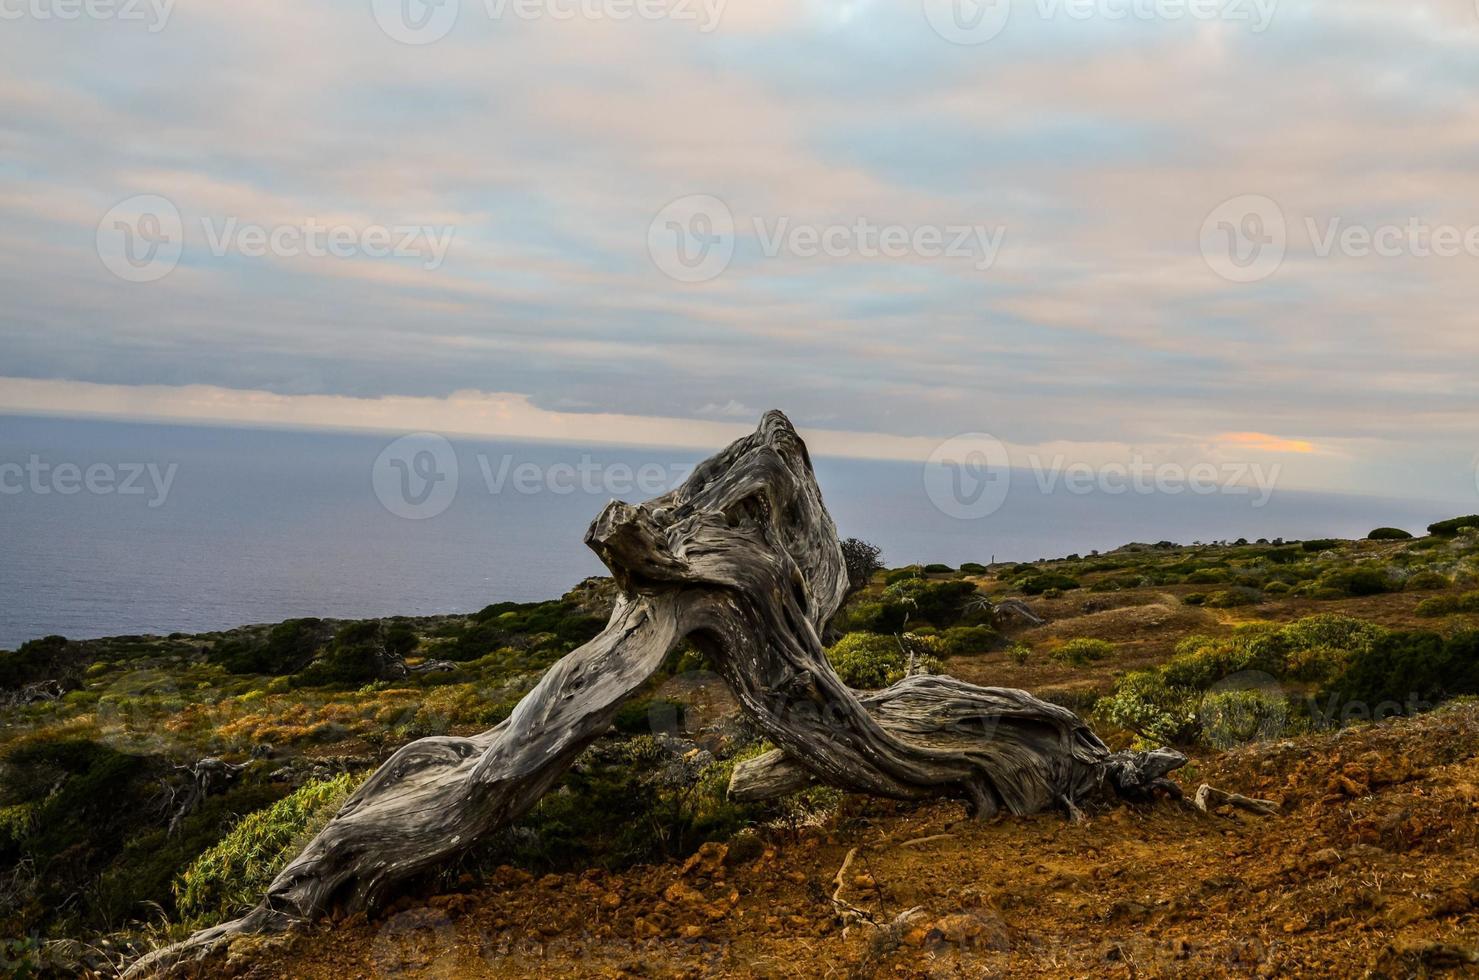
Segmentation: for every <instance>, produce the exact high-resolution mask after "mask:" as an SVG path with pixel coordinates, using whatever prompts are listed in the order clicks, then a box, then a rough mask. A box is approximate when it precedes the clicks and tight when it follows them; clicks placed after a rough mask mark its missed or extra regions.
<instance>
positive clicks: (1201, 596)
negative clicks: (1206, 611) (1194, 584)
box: [1181, 592, 1207, 606]
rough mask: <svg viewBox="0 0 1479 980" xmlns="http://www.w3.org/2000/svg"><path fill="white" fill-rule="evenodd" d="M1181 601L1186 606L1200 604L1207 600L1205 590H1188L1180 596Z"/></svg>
mask: <svg viewBox="0 0 1479 980" xmlns="http://www.w3.org/2000/svg"><path fill="white" fill-rule="evenodd" d="M1181 601H1182V602H1183V603H1185V604H1186V605H1188V606H1200V605H1202V604H1203V603H1205V602H1206V601H1207V594H1206V593H1205V592H1188V593H1187V594H1186V595H1184V596H1182V597H1181Z"/></svg>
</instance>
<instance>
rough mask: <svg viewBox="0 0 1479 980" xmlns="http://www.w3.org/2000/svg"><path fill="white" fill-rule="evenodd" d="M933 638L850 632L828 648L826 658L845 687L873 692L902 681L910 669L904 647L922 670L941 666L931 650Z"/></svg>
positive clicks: (931, 670)
mask: <svg viewBox="0 0 1479 980" xmlns="http://www.w3.org/2000/svg"><path fill="white" fill-rule="evenodd" d="M930 639H932V638H927V637H915V636H912V635H906V636H905V637H904V639H903V640H900V639H898V638H895V637H892V636H879V635H877V634H874V633H849V634H847V635H846V636H844V637H843V638H842V639H840V640H838V641H837V644H836V645H835V646H833V647H832V648H831V649H830V650H828V651H827V660H828V661H829V662H830V663H831V664H832V669H833V670H835V671H837V676H838V677H840V678H842V682H843V683H844V684H846V685H847V686H848V687H853V688H858V689H859V690H865V691H873V690H878V689H879V688H884V687H888V686H889V685H890V684H893V683H896V682H897V681H899V680H902V679H903V677H904V674H905V672H906V671H907V670H908V668H909V657H908V654H907V653H906V652H905V649H904V647H907V648H908V649H912V650H913V651H914V653H915V662H916V665H917V666H918V667H919V668H920V669H921V670H923V671H924V672H925V673H938V672H939V671H940V669H941V665H940V663H939V661H938V660H937V659H935V658H934V657H933V656H932V654H931V652H930V647H931V644H930V643H929V642H928V641H929V640H930Z"/></svg>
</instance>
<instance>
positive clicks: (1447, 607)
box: [1414, 595, 1463, 619]
mask: <svg viewBox="0 0 1479 980" xmlns="http://www.w3.org/2000/svg"><path fill="white" fill-rule="evenodd" d="M1462 607H1463V603H1462V602H1461V601H1460V599H1459V597H1458V596H1456V595H1435V596H1433V597H1432V598H1430V599H1424V600H1423V601H1422V602H1419V603H1418V604H1417V609H1416V610H1414V611H1415V612H1416V613H1417V614H1418V615H1419V616H1424V617H1427V618H1429V619H1436V618H1437V617H1439V616H1448V615H1450V614H1452V613H1456V612H1459V611H1460V610H1461V609H1462Z"/></svg>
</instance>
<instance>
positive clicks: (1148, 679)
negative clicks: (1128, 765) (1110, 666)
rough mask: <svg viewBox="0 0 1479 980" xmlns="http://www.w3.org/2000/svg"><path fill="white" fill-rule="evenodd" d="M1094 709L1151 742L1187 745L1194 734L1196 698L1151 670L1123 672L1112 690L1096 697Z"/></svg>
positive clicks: (1115, 723)
mask: <svg viewBox="0 0 1479 980" xmlns="http://www.w3.org/2000/svg"><path fill="white" fill-rule="evenodd" d="M1094 711H1095V712H1096V713H1097V714H1099V715H1100V716H1102V717H1103V718H1104V719H1105V720H1106V721H1108V722H1109V723H1110V724H1112V725H1116V726H1118V727H1120V728H1122V729H1124V730H1125V731H1128V732H1131V733H1133V734H1135V735H1137V736H1139V737H1140V739H1141V740H1142V741H1143V742H1145V743H1148V744H1151V745H1156V746H1160V745H1187V744H1189V743H1190V742H1191V741H1192V740H1194V739H1195V738H1196V734H1197V730H1198V724H1197V713H1196V700H1195V698H1194V696H1193V695H1192V694H1191V692H1188V691H1186V690H1185V689H1177V688H1173V687H1171V686H1170V685H1168V684H1167V683H1166V682H1165V680H1164V679H1163V678H1162V677H1160V676H1159V675H1158V674H1157V673H1156V672H1154V671H1148V670H1141V671H1135V672H1133V673H1129V674H1126V675H1125V676H1124V677H1121V678H1120V679H1119V680H1118V681H1117V682H1116V683H1115V685H1114V691H1113V692H1112V693H1110V694H1109V695H1107V696H1105V697H1102V698H1100V699H1099V701H1098V703H1097V704H1095V706H1094Z"/></svg>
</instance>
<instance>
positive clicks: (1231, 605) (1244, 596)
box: [1205, 586, 1263, 609]
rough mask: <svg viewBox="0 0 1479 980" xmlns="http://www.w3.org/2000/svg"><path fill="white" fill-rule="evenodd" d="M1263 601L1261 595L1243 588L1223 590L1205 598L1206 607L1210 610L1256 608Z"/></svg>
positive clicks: (1254, 590)
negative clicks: (1242, 607)
mask: <svg viewBox="0 0 1479 980" xmlns="http://www.w3.org/2000/svg"><path fill="white" fill-rule="evenodd" d="M1262 601H1263V593H1262V592H1259V591H1258V590H1257V589H1250V588H1246V587H1244V586H1238V587H1236V588H1231V589H1224V590H1222V591H1221V592H1213V593H1212V594H1211V595H1209V596H1207V601H1206V603H1205V604H1206V605H1207V607H1208V608H1211V609H1236V608H1238V607H1240V606H1256V605H1258V604H1259V603H1260V602H1262Z"/></svg>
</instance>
